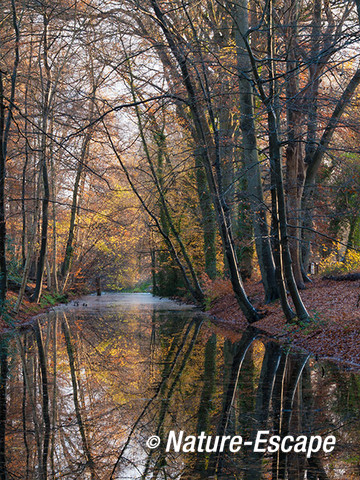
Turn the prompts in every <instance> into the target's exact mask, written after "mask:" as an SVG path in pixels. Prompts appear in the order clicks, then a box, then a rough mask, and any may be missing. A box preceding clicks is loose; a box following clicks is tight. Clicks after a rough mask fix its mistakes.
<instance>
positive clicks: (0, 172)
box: [0, 0, 20, 309]
mask: <svg viewBox="0 0 360 480" xmlns="http://www.w3.org/2000/svg"><path fill="white" fill-rule="evenodd" d="M11 15H12V24H13V28H14V32H15V47H14V65H13V71H12V75H11V80H10V98H9V106H8V107H7V115H6V107H5V103H4V100H5V97H4V94H5V92H4V75H3V72H2V71H0V309H1V308H2V307H3V306H4V302H5V299H6V291H7V276H8V272H7V262H6V212H5V177H6V157H7V145H8V141H9V132H10V126H11V121H12V111H13V107H14V101H15V90H16V80H17V70H18V65H19V60H20V54H19V44H20V31H19V25H18V20H17V14H16V5H15V0H11Z"/></svg>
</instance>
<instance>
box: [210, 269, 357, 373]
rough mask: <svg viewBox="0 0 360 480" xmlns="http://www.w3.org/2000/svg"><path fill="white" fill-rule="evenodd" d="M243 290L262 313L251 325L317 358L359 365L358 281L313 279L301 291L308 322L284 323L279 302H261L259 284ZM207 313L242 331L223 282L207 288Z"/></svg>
mask: <svg viewBox="0 0 360 480" xmlns="http://www.w3.org/2000/svg"><path fill="white" fill-rule="evenodd" d="M246 290H247V292H249V296H250V297H251V300H252V302H253V303H254V304H255V305H256V307H257V308H260V309H261V310H266V316H265V317H264V318H263V319H262V320H260V321H259V322H257V323H256V324H255V325H256V327H258V328H259V329H261V330H263V331H264V332H267V333H268V334H270V335H272V336H275V337H276V338H279V339H281V340H282V341H288V342H290V343H291V344H294V345H297V346H299V347H302V348H305V349H306V350H308V351H310V352H311V353H314V354H316V355H319V356H321V357H331V358H334V359H337V360H341V361H344V362H348V363H349V364H356V365H359V366H360V307H358V299H359V293H360V281H356V282H350V281H343V282H336V281H331V280H320V279H319V280H315V281H314V283H312V284H311V285H309V286H308V287H307V288H306V289H305V290H303V291H302V292H301V296H302V298H303V300H304V303H305V304H306V306H307V308H308V311H309V313H310V314H311V316H312V318H313V320H312V322H311V323H310V324H308V325H303V326H301V327H299V326H298V325H287V324H286V322H285V319H284V315H283V314H282V311H281V307H280V304H279V302H275V303H273V304H270V305H265V306H264V305H263V303H262V302H263V289H262V285H261V284H256V285H251V284H249V285H247V286H246ZM208 294H209V296H210V299H211V304H210V309H209V313H210V314H211V315H213V316H215V317H216V318H217V320H218V321H219V322H220V323H223V324H224V326H227V327H231V328H233V329H234V328H236V329H239V330H242V329H244V328H246V326H247V322H246V320H245V318H244V316H243V314H242V313H241V311H240V309H239V307H238V305H237V302H236V299H235V298H234V295H233V294H232V293H231V287H230V286H229V284H228V282H227V281H223V280H218V281H215V282H214V283H213V284H211V285H210V286H209V287H208Z"/></svg>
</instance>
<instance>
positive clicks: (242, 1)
mask: <svg viewBox="0 0 360 480" xmlns="http://www.w3.org/2000/svg"><path fill="white" fill-rule="evenodd" d="M234 21H235V42H236V51H237V68H238V77H239V99H240V115H241V116H240V128H241V132H242V146H243V152H244V153H243V159H244V166H245V171H246V181H247V191H248V197H249V202H250V207H251V211H252V217H253V228H254V234H255V245H256V252H257V257H258V261H259V266H260V271H261V277H262V281H263V284H264V290H265V301H266V302H271V301H273V300H275V299H277V298H278V297H279V292H278V287H277V283H276V277H275V265H274V260H273V256H272V252H271V243H270V235H269V227H268V224H267V218H266V214H267V207H266V205H265V202H264V195H263V189H262V179H261V170H260V162H259V156H258V149H257V140H256V131H255V120H254V98H253V97H254V92H253V87H252V84H251V82H252V69H251V63H250V59H249V55H248V52H247V51H246V47H245V43H244V35H246V33H247V31H248V28H249V25H248V1H247V0H239V1H238V2H237V3H236V6H235V7H234Z"/></svg>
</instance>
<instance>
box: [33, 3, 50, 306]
mask: <svg viewBox="0 0 360 480" xmlns="http://www.w3.org/2000/svg"><path fill="white" fill-rule="evenodd" d="M43 15H44V17H43V23H44V30H43V36H44V40H43V42H44V43H43V59H44V69H45V73H46V75H45V77H46V80H45V89H44V97H43V112H42V116H43V117H42V125H41V149H40V168H41V169H42V182H43V201H42V224H41V241H40V252H39V258H38V263H37V272H36V285H35V291H34V294H33V295H32V298H31V299H32V300H33V301H34V302H38V301H39V299H40V296H41V291H42V284H43V277H44V266H45V257H46V249H47V240H48V226H49V215H48V213H49V201H50V186H49V175H48V161H47V154H48V146H47V143H48V138H47V137H48V135H47V134H48V121H49V113H50V111H49V110H50V90H51V71H50V65H49V60H48V52H49V43H48V25H49V21H48V18H47V14H46V12H44V14H43Z"/></svg>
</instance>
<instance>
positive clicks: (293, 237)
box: [285, 1, 305, 288]
mask: <svg viewBox="0 0 360 480" xmlns="http://www.w3.org/2000/svg"><path fill="white" fill-rule="evenodd" d="M298 17H299V4H298V1H296V2H289V4H288V6H287V13H286V37H287V48H288V52H287V62H286V78H285V83H286V113H287V130H288V131H287V137H288V138H287V148H286V201H287V202H286V203H287V218H288V222H289V228H288V233H289V250H290V255H291V259H292V268H293V272H294V278H295V281H296V284H297V286H298V288H304V287H305V285H304V283H303V276H302V271H301V263H300V240H301V230H300V228H299V227H300V224H301V216H300V212H301V197H302V191H303V186H304V179H305V164H304V155H303V144H302V138H301V125H302V123H303V113H302V111H301V110H300V107H299V82H300V79H299V70H298V67H297V65H298V61H297V60H298V59H297V58H296V39H297V25H298Z"/></svg>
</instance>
